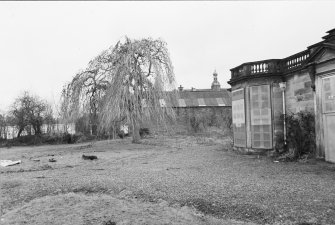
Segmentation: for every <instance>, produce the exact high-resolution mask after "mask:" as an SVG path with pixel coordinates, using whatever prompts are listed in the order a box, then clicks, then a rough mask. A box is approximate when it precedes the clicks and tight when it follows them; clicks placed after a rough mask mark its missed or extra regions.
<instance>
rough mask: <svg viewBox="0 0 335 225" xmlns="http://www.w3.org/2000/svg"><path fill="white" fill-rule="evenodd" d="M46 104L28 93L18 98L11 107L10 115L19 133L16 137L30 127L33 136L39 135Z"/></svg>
mask: <svg viewBox="0 0 335 225" xmlns="http://www.w3.org/2000/svg"><path fill="white" fill-rule="evenodd" d="M46 108H47V104H46V103H45V102H44V101H42V100H40V99H39V98H38V97H34V96H32V95H30V94H29V93H28V92H24V94H23V95H22V96H20V97H18V98H17V99H16V100H15V102H14V103H13V105H12V110H11V115H12V116H13V118H14V123H15V125H16V126H17V127H18V129H19V131H18V134H17V137H20V135H21V133H22V132H23V130H24V129H25V128H26V127H27V126H28V125H31V126H32V128H33V129H34V131H35V135H39V134H41V133H42V132H41V126H42V124H43V118H44V113H45V111H46Z"/></svg>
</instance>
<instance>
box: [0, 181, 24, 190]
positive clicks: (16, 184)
mask: <svg viewBox="0 0 335 225" xmlns="http://www.w3.org/2000/svg"><path fill="white" fill-rule="evenodd" d="M21 185H22V181H20V180H7V181H2V182H1V189H3V190H8V189H13V188H16V187H19V186H21Z"/></svg>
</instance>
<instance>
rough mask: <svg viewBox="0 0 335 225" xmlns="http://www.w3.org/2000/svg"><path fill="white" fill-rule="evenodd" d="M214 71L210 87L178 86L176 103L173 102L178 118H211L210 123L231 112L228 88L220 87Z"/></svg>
mask: <svg viewBox="0 0 335 225" xmlns="http://www.w3.org/2000/svg"><path fill="white" fill-rule="evenodd" d="M217 76H218V74H217V73H216V71H214V73H213V82H212V85H211V88H210V89H195V88H191V89H184V88H183V87H182V86H180V87H179V88H178V90H179V91H178V98H177V101H178V102H177V103H175V104H174V108H175V109H176V114H177V117H178V119H179V120H181V121H184V122H187V121H189V119H190V118H192V117H197V118H207V119H208V118H211V120H213V121H209V123H210V122H212V123H215V121H216V122H217V123H220V121H222V120H223V119H225V116H226V115H230V114H231V93H230V90H228V89H225V88H221V85H220V83H219V81H218V78H217Z"/></svg>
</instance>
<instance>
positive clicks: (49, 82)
mask: <svg viewBox="0 0 335 225" xmlns="http://www.w3.org/2000/svg"><path fill="white" fill-rule="evenodd" d="M334 11H335V1H296V2H286V1H271V2H265V1H261V2H254V1H238V2H229V1H210V2H207V1H206V2H200V1H197V2H190V1H186V2H152V1H150V2H105V1H104V2H0V66H1V70H0V78H1V80H0V84H1V88H0V110H2V111H4V110H7V109H8V107H9V105H10V104H11V103H12V102H13V101H14V99H15V98H16V97H17V96H18V95H20V94H21V93H22V92H23V91H24V90H28V91H30V92H31V93H33V94H35V95H38V96H40V97H42V98H44V99H47V100H48V101H49V102H50V103H52V104H54V103H57V102H58V100H59V96H60V92H61V89H62V86H63V85H64V84H65V83H66V82H69V81H71V79H72V77H73V76H74V75H75V74H76V72H77V71H79V70H80V69H84V68H85V67H86V66H87V63H88V62H89V60H90V59H92V58H93V57H94V56H96V55H97V54H99V53H100V52H101V51H102V50H104V49H106V48H108V47H109V46H111V45H114V44H115V43H116V42H117V41H118V40H119V39H120V38H122V37H123V36H124V35H127V36H128V37H130V38H142V37H152V38H162V39H163V40H164V41H166V42H167V45H168V49H169V51H170V56H171V60H172V63H173V65H174V69H175V70H174V71H175V75H176V79H177V84H178V85H180V84H181V85H182V86H184V87H185V88H191V87H195V88H210V85H211V82H212V80H213V78H212V73H213V71H214V69H216V70H217V72H218V74H219V76H218V79H219V82H220V83H221V86H222V87H229V85H228V84H227V81H228V80H229V79H230V69H231V68H233V67H235V66H238V65H240V64H242V63H244V62H248V61H257V60H263V59H269V58H284V57H287V56H289V55H292V54H294V53H297V52H300V51H303V50H305V49H306V47H307V46H309V45H312V44H314V43H316V42H319V41H321V40H322V39H321V38H322V36H325V35H326V34H325V32H326V31H328V30H330V29H333V28H335V13H334Z"/></svg>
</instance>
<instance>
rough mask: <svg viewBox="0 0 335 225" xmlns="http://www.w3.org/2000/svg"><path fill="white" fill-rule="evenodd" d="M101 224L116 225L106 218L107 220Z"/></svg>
mask: <svg viewBox="0 0 335 225" xmlns="http://www.w3.org/2000/svg"><path fill="white" fill-rule="evenodd" d="M103 225H116V222H113V221H110V220H108V221H106V222H104V223H103Z"/></svg>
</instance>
